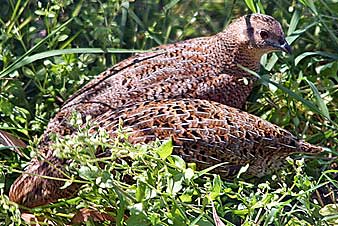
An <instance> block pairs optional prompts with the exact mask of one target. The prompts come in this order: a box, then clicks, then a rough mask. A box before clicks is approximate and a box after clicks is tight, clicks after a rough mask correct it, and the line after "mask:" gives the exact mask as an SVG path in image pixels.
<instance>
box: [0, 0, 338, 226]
mask: <svg viewBox="0 0 338 226" xmlns="http://www.w3.org/2000/svg"><path fill="white" fill-rule="evenodd" d="M249 12H265V13H266V14H269V15H273V16H274V17H275V18H277V19H278V20H279V21H280V22H281V23H282V26H283V28H284V31H285V33H286V34H287V40H288V42H289V43H292V47H293V54H292V55H291V56H285V55H283V54H280V53H278V54H271V55H268V56H266V57H264V58H263V59H262V62H261V63H262V65H263V69H262V71H261V72H260V73H259V75H260V77H261V79H260V81H261V85H260V86H257V87H256V89H255V91H254V93H253V94H252V95H251V97H250V99H249V101H248V104H247V106H246V109H247V111H249V112H251V113H253V114H255V115H259V116H260V117H262V118H264V119H266V120H268V121H270V122H273V123H275V124H277V125H279V126H281V127H283V128H286V129H288V130H289V131H290V132H292V133H293V134H295V135H297V136H299V137H300V138H303V139H305V140H307V141H309V142H310V143H314V144H318V145H321V146H325V147H328V148H329V149H330V150H331V151H328V152H327V153H326V154H325V156H320V157H317V158H313V157H312V158H311V157H303V156H294V157H293V158H289V159H288V161H287V162H286V167H285V168H284V169H283V170H280V171H279V172H276V173H275V174H272V175H267V176H266V177H264V178H260V179H257V178H252V179H245V177H243V176H240V177H238V178H236V179H234V180H230V179H221V178H220V176H219V175H214V174H212V173H210V172H204V173H201V172H197V171H195V166H194V165H193V164H187V163H185V162H184V161H183V160H182V159H180V158H179V157H177V156H170V155H168V153H170V152H171V146H170V142H168V143H166V144H160V143H154V144H152V145H150V146H136V147H135V146H132V145H130V144H128V143H119V142H117V141H113V142H112V143H110V144H107V142H105V141H106V140H105V139H107V138H106V136H105V134H100V135H98V136H96V137H88V136H85V134H83V135H81V134H79V136H77V137H75V138H69V139H65V140H62V141H60V142H59V143H58V145H59V146H58V149H59V150H65V149H66V147H69V145H73V146H74V145H76V147H77V148H76V149H74V150H73V151H70V152H69V153H68V152H64V155H66V157H67V156H68V157H70V156H71V157H72V158H73V159H74V164H73V165H72V166H70V167H69V169H68V170H69V173H70V175H78V176H79V178H80V180H81V181H82V183H84V184H85V185H84V187H83V189H82V190H81V191H80V193H79V196H78V197H75V198H73V199H70V200H62V201H60V202H58V203H55V204H50V205H47V206H43V207H39V208H35V209H32V210H30V211H31V212H33V213H34V214H35V215H36V216H43V217H44V218H45V221H47V220H49V221H50V222H54V224H56V225H63V224H67V223H69V222H70V219H71V218H72V217H73V215H74V214H75V213H76V212H77V211H78V210H79V209H81V208H84V207H87V208H91V209H97V210H99V211H101V212H104V213H109V214H111V215H112V216H114V217H115V219H116V224H117V225H125V224H127V225H135V224H138V225H195V224H198V225H213V223H214V219H213V216H212V208H211V201H212V202H213V203H214V205H215V208H216V210H217V214H218V216H219V217H220V218H221V220H222V221H223V222H224V223H225V224H226V225H325V224H334V223H337V218H338V211H337V206H336V205H335V203H336V195H337V194H336V190H337V181H336V173H337V170H335V168H334V167H333V168H332V167H331V168H330V164H332V162H333V161H334V158H333V157H335V156H337V152H336V151H337V144H338V139H337V137H338V129H337V116H338V111H337V109H338V101H337V100H338V93H337V90H338V89H337V88H338V77H337V71H338V60H337V59H338V54H337V49H338V39H337V37H338V34H337V20H338V15H337V12H338V4H337V3H336V2H335V1H315V2H314V1H310V0H302V1H299V2H292V3H290V2H289V1H286V0H282V1H278V2H276V3H273V2H272V1H250V0H247V1H212V2H209V1H197V0H189V1H175V0H171V1H169V0H167V1H146V0H142V1H135V2H132V1H130V2H129V1H123V2H116V1H106V2H100V1H90V3H89V1H88V2H87V1H78V2H76V3H73V2H72V1H51V2H48V3H47V2H35V1H12V0H9V1H7V2H6V3H3V6H2V11H1V13H0V15H1V16H0V24H1V28H0V43H1V45H0V50H1V51H0V70H1V71H0V88H1V93H0V128H1V130H5V131H7V132H10V133H12V134H14V135H16V136H17V137H19V138H20V139H22V140H25V141H26V142H27V143H28V142H29V143H30V146H29V147H28V148H26V149H24V150H23V152H24V153H25V155H26V156H27V157H26V158H25V157H22V158H21V157H19V156H18V155H17V154H16V153H14V152H13V151H11V149H8V148H2V149H1V152H0V159H1V160H0V164H1V170H0V178H1V179H0V192H1V196H0V203H1V206H2V208H0V219H2V221H1V223H0V224H3V225H19V224H25V223H24V222H23V221H22V220H21V219H20V211H19V209H18V206H17V205H16V204H14V203H11V202H9V201H8V197H7V194H8V189H9V187H10V185H11V184H12V182H13V181H14V179H15V178H16V177H17V176H18V175H19V174H20V173H22V169H23V168H24V166H25V165H27V163H28V162H29V160H30V158H32V156H34V155H35V154H37V151H38V149H37V147H36V146H37V137H39V136H40V135H41V134H42V133H43V131H44V128H45V126H46V125H47V123H48V120H49V119H50V118H51V117H53V115H54V114H55V112H57V110H58V109H59V107H60V106H61V104H62V103H63V101H65V100H66V99H67V97H69V96H70V95H71V94H72V93H74V92H75V91H76V90H77V89H78V88H79V87H81V86H82V85H83V84H85V83H86V82H88V81H89V80H90V79H92V78H94V77H95V76H96V75H97V74H98V73H100V72H101V71H103V70H104V69H105V68H107V67H109V66H111V65H113V64H114V63H116V62H118V61H120V60H122V59H124V58H126V57H128V56H130V53H131V52H135V51H143V50H146V49H148V48H150V47H153V46H157V45H159V44H164V43H171V42H174V41H178V40H184V39H188V38H191V37H198V36H205V35H209V34H214V33H216V32H219V31H221V30H222V29H223V28H224V27H225V26H226V25H227V24H228V23H229V21H230V20H231V19H232V18H235V17H238V16H239V15H243V14H245V13H249ZM97 146H102V147H103V148H104V147H109V148H111V149H112V150H115V151H116V155H118V153H121V150H123V155H124V156H123V157H128V158H131V159H132V160H133V161H132V162H133V163H132V167H131V166H129V165H128V164H127V162H124V161H122V162H118V163H117V162H116V161H112V160H114V159H94V160H93V159H92V158H91V155H90V153H86V152H85V150H86V151H87V152H90V151H92V152H93V151H95V150H96V147H97ZM117 151H118V152H117ZM116 155H113V157H116ZM113 157H112V158H113ZM99 162H104V163H105V166H104V168H100V167H98V163H99ZM117 169H118V173H116V174H115V175H113V174H111V173H110V172H111V171H112V170H115V171H116V170H117ZM126 175H132V177H133V181H132V183H125V182H123V181H124V180H123V178H126ZM327 194H330V195H328V196H326V195H327ZM125 215H128V216H129V217H128V218H127V219H126V218H125ZM41 221H43V219H42V220H41ZM88 224H89V225H94V224H95V223H94V222H89V223H88ZM96 224H97V223H96ZM107 224H109V223H107Z"/></svg>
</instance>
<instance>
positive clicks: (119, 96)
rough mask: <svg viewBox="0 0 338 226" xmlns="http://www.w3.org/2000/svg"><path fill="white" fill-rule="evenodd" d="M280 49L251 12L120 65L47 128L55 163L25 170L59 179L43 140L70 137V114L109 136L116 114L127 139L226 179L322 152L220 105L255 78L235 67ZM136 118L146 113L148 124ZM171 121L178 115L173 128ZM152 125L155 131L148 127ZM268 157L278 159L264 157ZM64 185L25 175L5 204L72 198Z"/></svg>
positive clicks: (275, 27) (240, 98)
mask: <svg viewBox="0 0 338 226" xmlns="http://www.w3.org/2000/svg"><path fill="white" fill-rule="evenodd" d="M279 50H282V51H285V52H290V46H289V45H288V44H287V42H286V41H285V38H284V34H283V31H282V28H281V25H280V24H279V23H278V22H277V21H276V20H275V19H274V18H272V17H270V16H266V15H261V14H252V15H247V16H243V17H240V18H239V19H237V20H235V21H234V22H232V23H231V24H230V25H229V26H228V27H227V28H226V29H225V30H224V31H223V32H221V33H218V34H216V35H214V36H210V37H204V38H196V39H191V40H187V41H183V42H179V43H176V44H170V45H164V46H159V47H157V48H155V49H153V50H152V51H151V52H147V53H142V54H139V55H136V56H134V57H131V58H129V59H127V60H124V61H122V62H120V63H119V64H117V65H115V66H114V67H112V68H110V69H108V70H107V71H105V72H103V73H102V74H101V75H99V76H98V78H96V79H94V80H93V81H91V82H89V83H88V84H87V85H86V86H84V87H83V88H82V89H80V90H79V91H78V92H77V93H75V94H74V95H73V96H72V97H70V98H69V100H68V101H67V102H66V103H65V105H64V106H63V107H62V108H61V110H60V111H59V113H57V115H56V116H55V117H54V118H53V119H52V120H51V121H50V123H49V124H48V127H47V130H46V131H45V133H44V136H43V139H42V142H41V144H40V149H41V154H42V155H43V156H44V157H45V158H46V160H48V162H51V163H53V165H51V164H49V163H47V162H46V161H43V162H41V161H38V160H37V159H33V160H32V162H31V164H30V166H29V167H28V168H27V170H26V172H27V173H32V174H39V175H45V176H53V177H62V175H61V173H60V172H59V171H58V170H55V167H58V168H62V165H63V164H66V162H64V161H63V160H60V159H57V158H56V157H54V154H53V150H52V149H51V148H50V140H49V138H48V137H49V135H50V134H51V133H54V134H58V135H60V136H63V135H66V134H73V133H76V130H75V129H74V128H73V127H72V126H71V125H69V123H68V119H69V117H70V116H71V115H72V113H73V112H79V113H81V115H82V117H83V123H85V121H86V118H87V116H90V117H91V119H92V121H93V122H95V123H97V124H98V125H100V126H102V127H103V128H106V129H107V130H108V131H109V132H110V133H111V135H112V136H115V135H114V131H115V129H116V125H117V124H116V123H117V119H118V118H119V116H120V114H122V118H123V119H125V120H126V122H125V123H126V124H125V125H126V126H127V127H131V128H133V129H135V133H134V134H131V136H130V139H131V140H130V141H131V142H133V143H138V142H149V141H151V140H153V139H155V137H158V138H159V139H166V138H169V137H171V136H172V137H173V139H174V142H175V146H176V147H175V153H177V154H180V155H182V156H183V158H185V159H186V160H188V161H196V162H197V163H198V166H199V168H205V167H207V166H210V165H213V164H215V163H219V162H223V161H227V162H229V163H230V164H229V165H228V167H227V168H226V167H225V168H222V169H221V168H220V169H218V172H220V173H223V174H224V175H227V174H228V173H230V172H231V171H236V170H237V169H238V167H240V166H241V165H243V164H246V163H251V164H252V167H251V168H250V170H249V172H250V173H252V174H258V175H260V174H263V173H264V172H265V170H266V169H267V168H269V166H270V165H273V164H274V161H276V162H275V163H277V162H279V159H275V157H274V156H279V157H281V156H285V155H287V154H288V153H292V152H311V151H310V150H313V152H317V151H319V150H321V149H320V148H316V147H313V146H311V145H309V144H306V143H304V142H302V141H298V140H297V139H296V138H294V137H293V136H292V135H291V134H289V133H288V132H286V131H284V130H282V129H279V128H278V127H276V126H273V125H271V124H269V123H267V122H264V121H263V120H259V119H258V118H256V117H255V116H250V115H249V114H247V113H244V112H240V111H238V110H236V109H233V108H231V107H227V106H225V105H221V104H227V105H229V106H232V107H237V108H242V107H243V105H244V103H245V101H246V99H247V96H248V95H249V94H250V92H251V90H252V87H253V83H254V81H255V80H256V78H255V77H253V76H252V75H251V74H249V73H247V72H246V71H244V70H242V69H240V68H239V67H238V65H239V64H240V65H242V66H244V67H247V68H249V69H251V70H253V71H257V70H258V69H259V61H260V58H261V56H262V55H263V54H265V53H268V52H272V51H279ZM181 98H187V99H185V100H179V99H181ZM208 101H215V102H218V103H214V102H208ZM133 105H134V106H133ZM126 106H131V107H130V108H128V109H129V110H130V111H133V112H135V114H136V116H133V115H129V113H128V110H127V109H124V108H125V107H126ZM155 106H157V107H158V110H160V111H157V110H156V109H155V108H156V107H155ZM154 107H155V108H154ZM209 108H210V109H209ZM175 109H176V110H175ZM161 111H163V114H168V115H169V117H166V116H165V115H162V112H161ZM137 114H141V115H142V114H144V117H145V118H146V117H148V121H145V120H143V119H142V118H139V117H137ZM147 115H153V116H156V117H155V118H149V116H147ZM112 116H115V118H114V117H112ZM170 118H176V120H177V124H173V121H170ZM239 119H243V122H242V121H241V120H239ZM248 119H252V120H251V121H250V120H248ZM135 120H136V121H135ZM138 120H139V121H138ZM152 120H153V121H152ZM237 120H239V121H237ZM147 123H149V125H148V124H147ZM152 124H153V125H154V126H155V125H156V126H157V128H153V127H150V126H152ZM147 125H148V127H147ZM138 126H141V127H140V129H138ZM142 126H143V127H142ZM141 128H142V129H141ZM94 130H95V129H94V128H93V131H94ZM270 130H271V131H270ZM256 149H257V151H255V150H256ZM272 152H274V153H276V152H277V153H280V154H278V155H272V156H270V155H268V153H272ZM230 153H231V154H230ZM267 156H269V157H267ZM264 161H266V162H264ZM260 164H262V165H260ZM255 172H256V173H255ZM62 185H63V182H61V181H57V180H48V179H44V178H41V177H38V176H34V175H28V174H23V175H22V176H21V177H20V178H18V179H17V180H16V181H15V183H14V184H13V186H12V187H11V191H10V199H11V200H12V201H15V202H17V203H20V204H22V205H25V206H28V207H33V206H38V205H42V204H46V203H49V202H53V201H55V200H57V199H58V198H61V197H68V196H71V195H72V194H74V192H76V190H77V188H78V185H77V184H73V185H72V187H70V188H68V189H64V190H59V188H60V186H62Z"/></svg>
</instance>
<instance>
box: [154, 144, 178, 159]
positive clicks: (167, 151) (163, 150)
mask: <svg viewBox="0 0 338 226" xmlns="http://www.w3.org/2000/svg"><path fill="white" fill-rule="evenodd" d="M173 150H174V147H173V142H172V139H169V140H167V141H165V142H163V143H162V145H161V146H160V147H159V148H158V149H157V150H156V151H157V154H158V155H159V156H160V158H161V159H163V160H164V159H166V158H168V156H170V155H171V153H172V152H173Z"/></svg>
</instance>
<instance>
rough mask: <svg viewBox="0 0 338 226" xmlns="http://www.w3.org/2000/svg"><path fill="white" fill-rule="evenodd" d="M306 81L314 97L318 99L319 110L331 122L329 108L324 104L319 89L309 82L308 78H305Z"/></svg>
mask: <svg viewBox="0 0 338 226" xmlns="http://www.w3.org/2000/svg"><path fill="white" fill-rule="evenodd" d="M305 81H306V82H307V83H308V84H309V86H310V88H311V90H312V92H313V94H314V96H315V97H316V100H317V105H318V107H319V110H320V111H321V112H322V114H323V115H325V117H326V118H328V119H330V120H331V118H330V114H329V109H328V108H327V106H326V104H325V103H324V101H323V99H322V97H321V96H320V93H319V91H318V89H317V87H316V86H315V84H313V82H311V81H309V80H307V79H306V78H305Z"/></svg>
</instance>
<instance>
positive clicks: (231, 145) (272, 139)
mask: <svg viewBox="0 0 338 226" xmlns="http://www.w3.org/2000/svg"><path fill="white" fill-rule="evenodd" d="M121 119H122V121H123V128H124V129H125V131H126V132H127V134H128V135H129V141H130V142H131V143H134V144H136V143H148V142H151V141H154V140H156V139H160V140H165V139H169V138H170V137H171V138H172V139H173V143H174V151H173V153H174V154H176V155H180V156H182V157H183V158H184V159H185V160H186V161H187V162H195V163H197V167H198V169H204V168H207V167H210V166H213V165H215V164H218V163H228V164H225V165H223V166H220V167H218V168H216V169H215V170H214V172H216V173H219V174H220V175H221V176H223V177H226V176H228V175H234V174H235V173H237V172H238V170H239V169H240V167H241V166H245V165H246V164H249V169H248V172H247V173H248V174H250V175H255V176H262V175H264V174H266V173H267V172H268V171H270V170H271V169H276V168H278V167H279V166H280V165H281V163H282V161H283V160H284V158H285V157H286V156H288V155H290V154H292V153H319V152H321V151H323V148H321V147H317V146H314V145H311V144H309V143H306V142H304V141H302V140H299V139H297V138H296V137H295V136H293V135H292V134H291V133H289V132H288V131H286V130H284V129H281V128H279V127H278V126H276V125H273V124H271V123H269V122H267V121H265V120H262V119H260V118H259V117H257V116H254V115H251V114H248V113H246V112H243V111H241V110H238V109H235V108H232V107H228V106H226V105H222V104H220V103H216V102H210V101H206V100H198V99H195V100H193V99H182V100H163V101H153V102H144V103H139V104H134V105H132V106H126V107H125V108H122V109H117V110H115V111H109V112H106V113H105V114H103V115H101V116H100V117H98V118H97V119H96V121H95V122H93V123H94V125H95V126H93V127H92V128H91V131H92V133H96V131H97V128H101V129H102V128H103V129H105V130H106V131H108V133H109V134H110V136H111V137H112V138H114V137H116V135H117V131H118V128H119V120H121ZM67 161H69V160H66V161H64V160H60V159H57V158H55V157H52V156H49V157H48V158H47V161H38V160H36V159H35V160H33V162H32V165H31V166H30V167H29V168H28V170H27V173H30V174H39V175H43V176H51V177H60V178H62V177H63V175H62V174H61V173H60V171H58V170H55V167H61V168H62V165H64V164H67ZM48 162H51V163H52V164H49V163H48ZM27 181H29V182H30V183H27ZM63 183H64V182H62V181H57V180H47V179H45V178H40V177H36V176H31V175H27V174H24V175H22V176H21V177H20V178H19V179H18V180H17V181H16V182H15V183H14V185H13V186H12V188H11V192H10V198H11V200H13V201H15V202H17V203H20V204H22V205H25V206H29V207H33V206H38V205H42V204H46V203H48V202H53V201H56V200H57V199H58V198H64V197H69V196H72V195H73V194H74V193H75V192H76V190H77V189H78V187H79V186H80V185H77V184H73V185H72V186H71V187H70V188H67V189H63V190H59V187H61V186H62V185H63Z"/></svg>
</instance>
